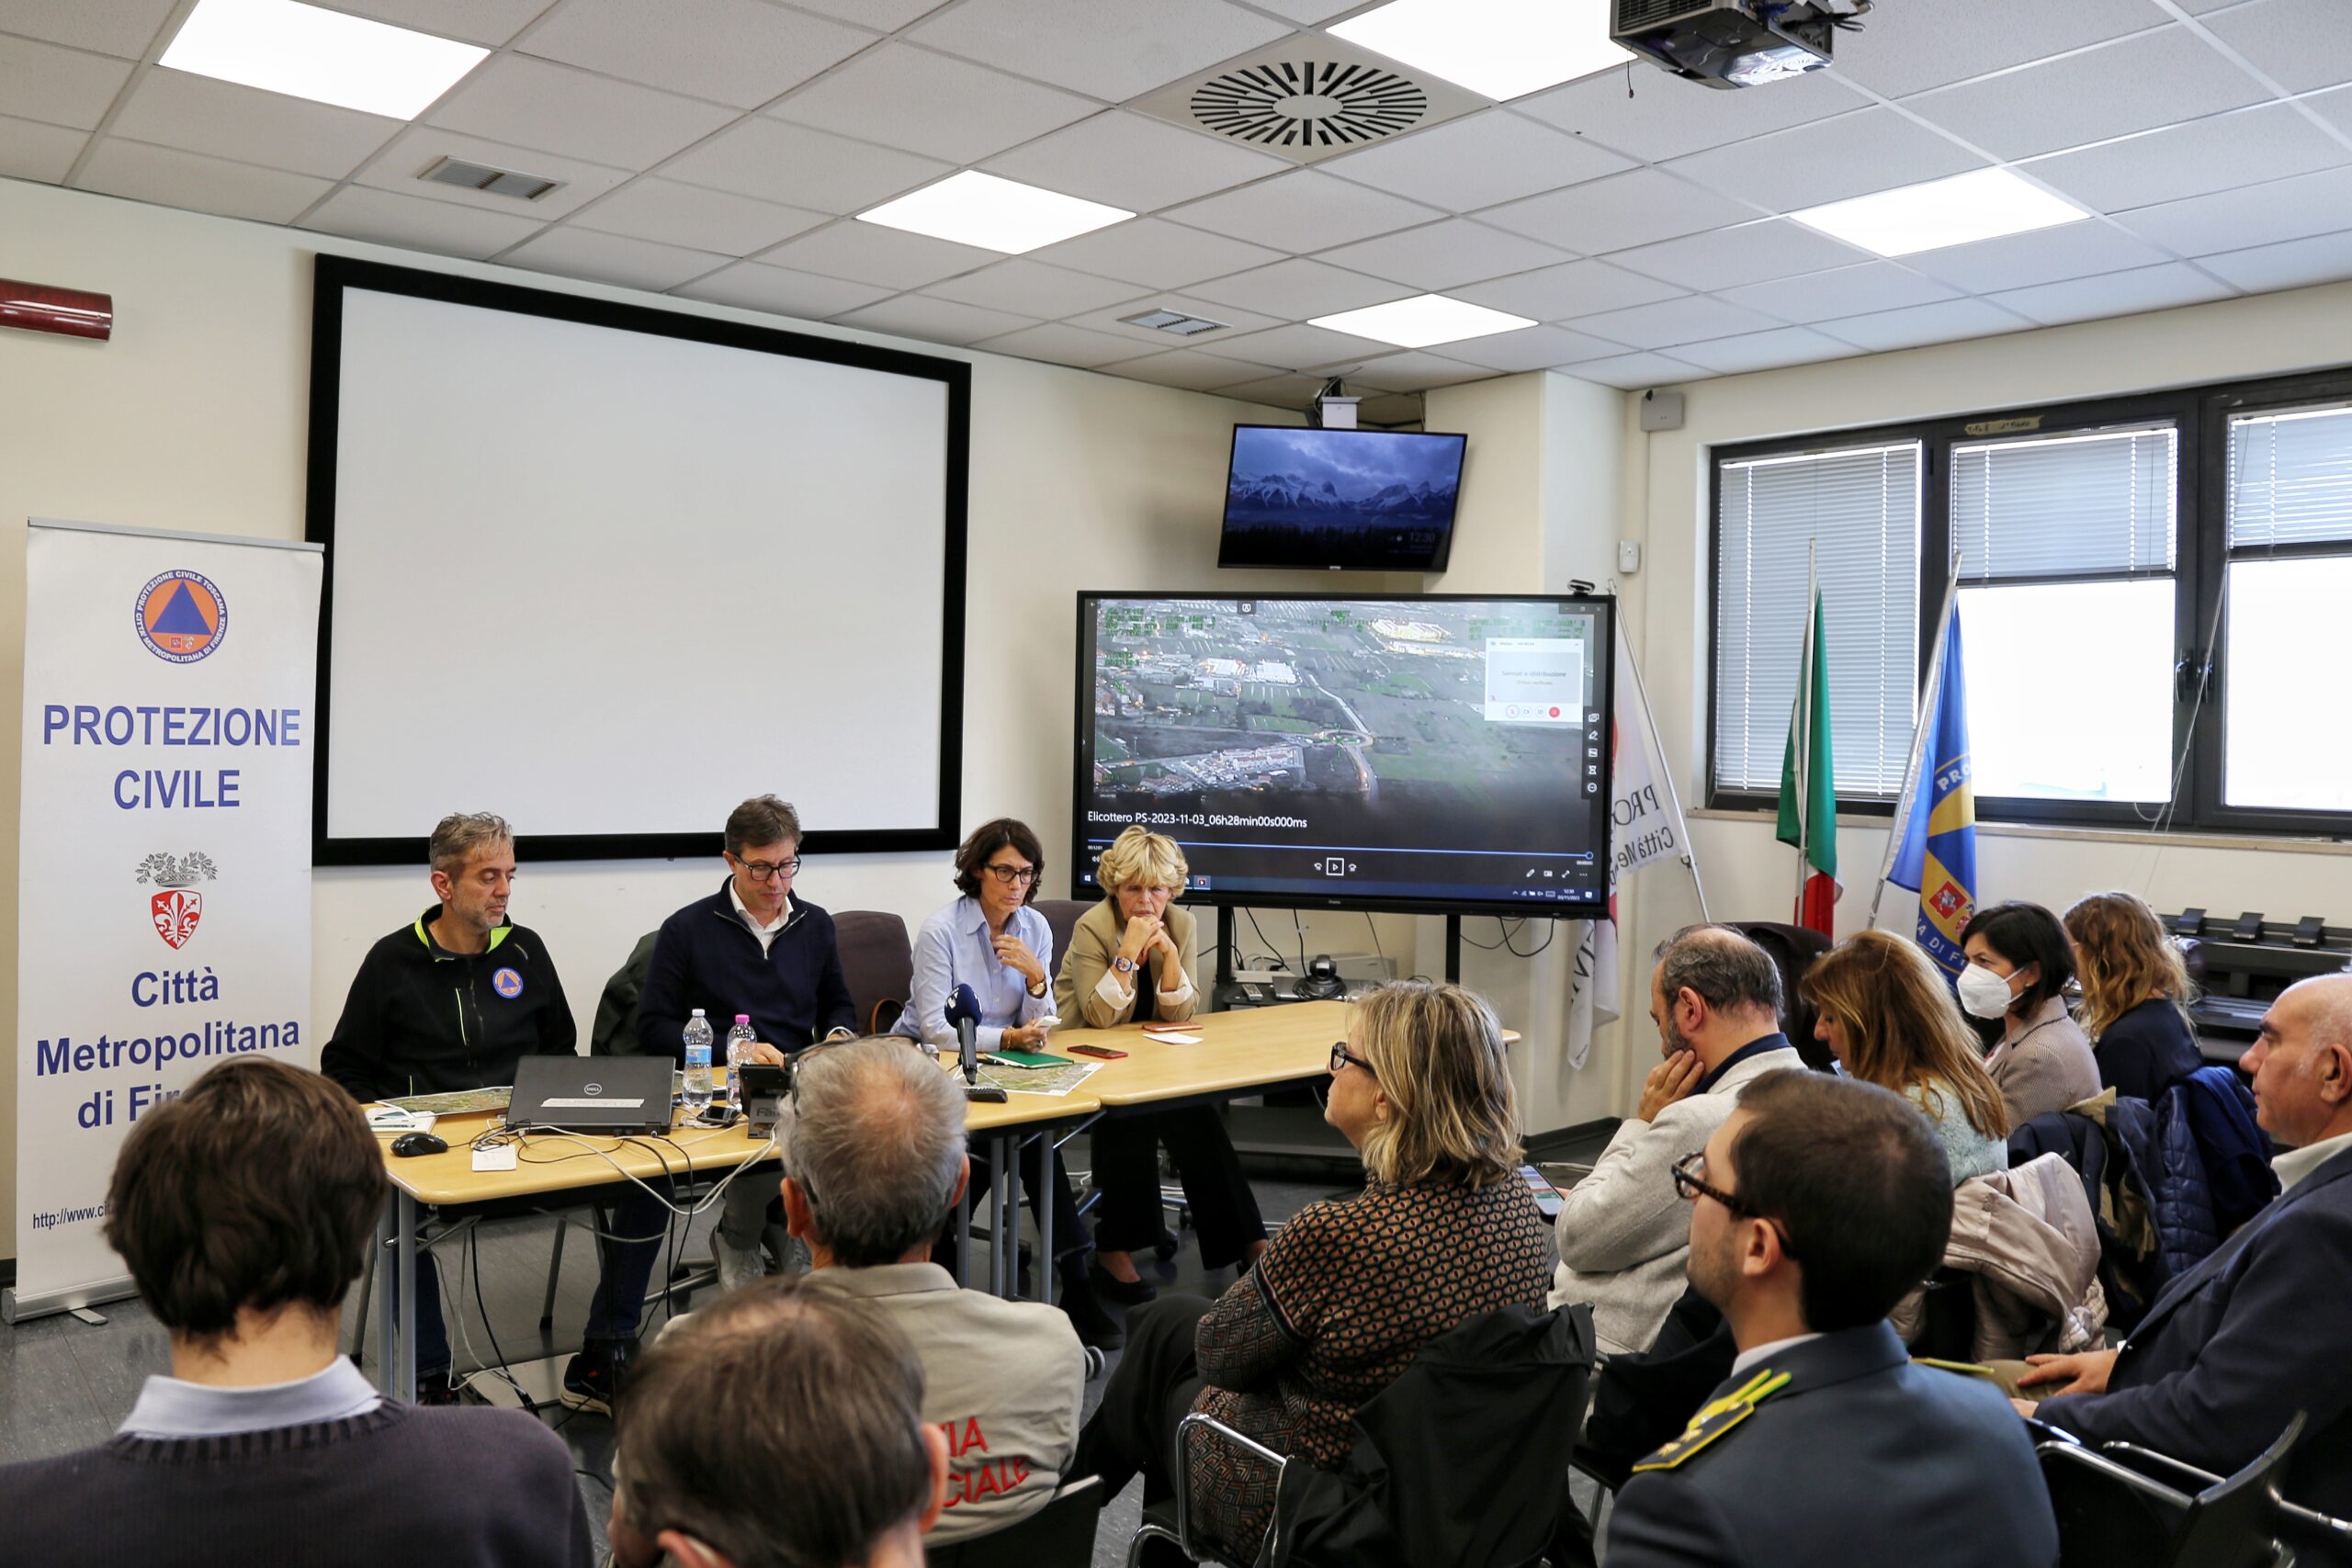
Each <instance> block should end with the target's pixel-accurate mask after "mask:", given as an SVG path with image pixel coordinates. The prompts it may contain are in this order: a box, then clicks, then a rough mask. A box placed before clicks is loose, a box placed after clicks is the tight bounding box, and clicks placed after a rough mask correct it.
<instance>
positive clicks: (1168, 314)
mask: <svg viewBox="0 0 2352 1568" xmlns="http://www.w3.org/2000/svg"><path fill="white" fill-rule="evenodd" d="M1119 320H1121V321H1125V323H1126V324H1127V325H1129V326H1131V327H1149V328H1150V329H1151V330H1152V331H1154V332H1156V333H1175V334H1176V335H1177V336H1178V337H1198V336H1200V335H1201V334H1202V333H1221V332H1223V331H1225V329H1226V326H1227V323H1226V322H1224V321H1210V320H1209V319H1208V318H1207V317H1206V316H1188V315H1186V314H1185V313H1184V312H1183V311H1182V310H1166V309H1161V310H1146V311H1144V312H1143V313H1142V314H1141V315H1139V316H1121V317H1120V318H1119Z"/></svg>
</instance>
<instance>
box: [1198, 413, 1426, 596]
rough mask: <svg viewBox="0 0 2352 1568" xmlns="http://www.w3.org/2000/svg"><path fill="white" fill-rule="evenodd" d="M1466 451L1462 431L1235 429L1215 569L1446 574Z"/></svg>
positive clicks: (1247, 427)
mask: <svg viewBox="0 0 2352 1568" xmlns="http://www.w3.org/2000/svg"><path fill="white" fill-rule="evenodd" d="M1462 449H1463V438H1462V437H1461V436H1459V435H1431V434H1416V433H1410V432H1392V431H1377V430H1301V429H1292V428H1288V427H1275V426H1268V425H1254V424H1245V425H1238V426H1236V427H1235V429H1234V432H1233V468H1232V471H1231V472H1230V474H1229V475H1228V476H1227V479H1226V491H1225V536H1224V538H1223V540H1222V542H1221V543H1220V545H1219V547H1218V557H1217V559H1218V564H1220V565H1222V566H1270V567H1272V566H1345V567H1355V568H1361V569H1364V570H1381V569H1383V568H1395V569H1397V570H1416V571H1421V570H1426V571H1436V570H1442V568H1443V567H1444V565H1445V560H1446V551H1447V547H1448V545H1449V544H1450V542H1451V540H1452V536H1453V509H1454V502H1455V499H1456V496H1457V493H1458V491H1459V490H1460V488H1461V483H1462Z"/></svg>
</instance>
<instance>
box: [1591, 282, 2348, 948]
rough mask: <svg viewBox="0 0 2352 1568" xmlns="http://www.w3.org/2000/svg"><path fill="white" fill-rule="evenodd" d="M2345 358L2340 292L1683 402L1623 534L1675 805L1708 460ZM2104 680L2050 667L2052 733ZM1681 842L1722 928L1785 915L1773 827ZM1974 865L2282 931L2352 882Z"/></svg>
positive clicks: (1849, 924)
mask: <svg viewBox="0 0 2352 1568" xmlns="http://www.w3.org/2000/svg"><path fill="white" fill-rule="evenodd" d="M2347 362H2352V285H2346V284H2336V285H2330V286H2327V287H2324V288H2309V289H2301V290H2297V291H2294V292H2290V293H2282V294H2269V295H2263V296H2260V297H2257V298H2253V299H2233V300H2228V301H2224V302H2222V303H2218V304H2211V305H2199V306H2193V307H2189V308H2188V309H2184V310H2167V311H2162V312H2158V313H2155V314H2151V315H2144V316H2133V317H2127V318H2122V319H2120V320H2114V321H2093V322H2086V323H2084V324H2081V325H2077V326H2067V327H2056V328H2051V329H2047V330H2043V331H2039V332H2027V333H2014V334H2012V335H2009V336H2006V337H1996V338H1986V339H1981V340H1978V341H1975V342H1971V343H1959V344H1942V345H1939V346H1936V347H1932V348H1922V349H1914V350H1909V351H1906V352H1904V353H1899V354H1883V355H1869V356H1866V357H1862V358H1857V359H1843V360H1837V361H1833V362H1831V363H1828V364H1826V365H1812V366H1804V367H1796V368H1792V369H1787V370H1774V371H1765V372H1759V373H1758V374H1755V375H1749V376H1732V377H1725V378H1722V379H1720V380H1713V381H1702V382H1699V383H1697V384H1695V385H1693V386H1691V387H1690V388H1688V389H1687V395H1688V403H1687V405H1686V410H1687V419H1686V423H1685V424H1684V427H1683V428H1682V429H1680V430H1678V431H1672V432H1667V433H1661V434H1654V435H1642V434H1632V435H1630V436H1629V437H1628V441H1629V453H1628V457H1627V466H1628V468H1629V470H1631V471H1633V473H1634V474H1635V475H1636V476H1637V477H1636V478H1634V479H1633V480H1632V481H1631V483H1632V485H1633V486H1634V488H1636V489H1639V490H1645V491H1646V501H1645V502H1644V501H1643V500H1642V499H1639V498H1636V499H1634V501H1633V502H1631V503H1630V504H1629V507H1628V515H1627V522H1626V529H1627V532H1628V533H1629V534H1633V533H1634V532H1635V531H1636V530H1641V531H1644V532H1645V536H1646V542H1647V546H1648V555H1649V561H1648V572H1647V575H1648V576H1649V577H1650V578H1651V580H1652V582H1651V592H1650V594H1649V597H1648V604H1647V624H1646V626H1645V628H1644V630H1645V636H1644V637H1643V639H1642V641H1641V642H1640V643H1639V644H1637V645H1636V647H1637V651H1638V652H1639V654H1640V656H1641V657H1642V659H1643V661H1644V670H1645V674H1646V675H1647V677H1648V681H1649V685H1650V692H1651V695H1652V697H1653V699H1654V701H1655V702H1656V704H1657V718H1658V727H1659V728H1660V730H1661V731H1662V732H1663V734H1664V736H1665V744H1666V748H1667V750H1668V753H1669V756H1670V757H1671V759H1672V760H1673V762H1674V764H1675V770H1676V776H1677V778H1678V779H1679V782H1680V784H1681V788H1682V791H1683V798H1684V799H1685V801H1686V802H1689V803H1691V804H1692V805H1697V804H1699V803H1700V802H1701V800H1702V794H1703V789H1704V783H1705V779H1704V773H1705V770H1704V744H1705V728H1706V703H1705V685H1704V683H1703V682H1704V680H1705V678H1706V672H1707V670H1708V665H1709V650H1708V644H1707V636H1708V632H1707V626H1708V617H1707V599H1708V593H1709V591H1710V583H1709V576H1708V572H1709V562H1708V560H1707V558H1706V539H1707V519H1706V516H1705V506H1706V493H1707V492H1706V470H1707V463H1708V454H1709V449H1710V448H1711V447H1713V446H1718V445H1727V444H1731V443H1736V442H1743V441H1753V440H1758V439H1761V438H1765V437H1770V436H1779V435H1784V434H1793V433H1801V432H1810V431H1826V430H1834V429H1838V428H1840V427H1856V426H1863V425H1871V424H1879V423H1890V422H1894V421H1898V420H1909V419H1924V418H1930V417H1938V416H1947V415H1952V414H1958V413H1967V412H1978V411H1991V410H1999V409H2004V408H2012V407H2018V406H2022V405H2029V404H2033V403H2044V402H2056V401H2064V400H2075V399H2082V398H2092V397H2099V396H2105V395H2109V394H2118V393H2126V392H2135V391H2143V390H2149V389H2159V388H2166V387H2180V386H2193V385H2197V384H2199V383H2203V382H2210V381H2222V380H2229V379H2234V378H2255V377H2261V376H2269V375H2283V374H2288V373H2290V372H2294V371H2298V370H2306V369H2312V368H2317V367H2328V366H2338V365H2343V364H2346V363H2347ZM2097 673H2098V672H2097V671H2064V672H2061V679H2060V680H2059V682H2058V687H2059V689H2060V690H2061V691H2062V692H2063V693H2065V694H2067V695H2066V696H2065V697H2064V698H2062V706H2061V710H2060V712H2059V713H2058V714H2056V715H2054V718H2055V719H2056V720H2057V721H2058V722H2063V721H2064V706H2063V705H2064V702H2066V701H2085V700H2095V695H2096V692H2097ZM1692 840H1693V842H1694V843H1696V844H1697V846H1698V852H1699V857H1700V865H1701V869H1702V872H1703V873H1704V874H1705V876H1706V879H1707V885H1708V893H1709V896H1710V899H1711V902H1712V904H1713V908H1714V911H1715V913H1716V914H1717V915H1718V916H1719V917H1720V916H1725V915H1728V916H1731V917H1733V918H1740V919H1786V918H1787V914H1786V911H1787V909H1788V907H1789V901H1790V898H1791V897H1792V894H1793V891H1794V884H1795V865H1794V859H1793V857H1794V853H1795V852H1794V851H1792V850H1790V849H1787V848H1785V847H1783V846H1781V845H1779V844H1776V843H1774V842H1773V840H1772V829H1771V824H1770V821H1769V820H1767V819H1765V818H1762V817H1760V816H1734V815H1730V814H1724V815H1720V816H1711V817H1710V818H1707V819H1704V820H1701V821H1698V822H1694V823H1693V824H1692ZM1885 849H1886V829H1885V828H1884V826H1883V822H1871V821H1869V820H1867V819H1863V820H1860V821H1856V822H1852V823H1849V824H1845V825H1843V826H1841V828H1840V830H1839V833H1838V860H1839V866H1840V870H1841V871H1842V872H1843V874H1844V877H1845V883H1846V888H1847V892H1846V897H1845V898H1844V899H1843V900H1842V901H1841V902H1840V904H1839V905H1838V929H1839V930H1840V931H1851V930H1855V929H1858V928H1859V927H1860V925H1861V924H1862V923H1863V922H1864V920H1865V919H1866V918H1867V915H1868V912H1869V908H1870V901H1871V882H1872V878H1873V877H1874V876H1875V875H1876V873H1877V867H1878V865H1879V863H1880V861H1881V858H1882V857H1883V854H1884V852H1885ZM1977 854H1978V863H1979V869H1980V874H1981V877H1982V886H1980V887H1979V888H1978V889H1977V893H1978V896H1979V897H1983V898H1986V899H1995V898H2030V899H2035V900H2037V901H2039V902H2041V903H2045V904H2051V905H2054V906H2058V907H2061V908H2063V907H2064V904H2066V903H2067V902H2068V901H2070V900H2072V899H2073V898H2075V897H2078V896H2079V895H2081V894H2083V893H2086V892H2090V891H2093V890H2096V889H2099V888H2108V887H2125V888H2130V889H2132V890H2135V891H2137V892H2139V893H2141V894H2143V896H2145V897H2148V898H2150V899H2152V900H2154V902H2155V903H2156V904H2157V905H2158V906H2159V907H2160V908H2180V907H2182V906H2183V905H2186V904H2195V905H2202V906H2204V907H2206V908H2209V909H2211V910H2212V911H2214V912H2216V913H2228V914H2233V915H2234V914H2236V913H2238V912H2239V911H2240V910H2242V909H2262V910H2267V911H2268V912H2269V913H2270V914H2272V915H2274V916H2277V915H2304V914H2317V915H2325V916H2327V917H2328V918H2329V919H2333V920H2335V921H2343V920H2345V919H2352V876H2347V875H2346V873H2347V872H2352V861H2346V859H2345V858H2344V855H2343V853H2342V852H2341V851H2340V850H2339V848H2338V847H2337V846H2334V845H2318V844H2312V843H2296V842H2292V841H2280V840H2263V839H2254V838H2235V839H2194V840H2191V839H2184V838H2169V839H2158V838H2154V837H2152V836H2150V835H2145V834H2142V835H2137V836H2134V835H2129V834H2125V835H2114V834H2090V833H2065V832H2051V831H2045V830H2034V829H2007V828H2001V827H1987V828H1985V829H1984V830H1983V831H1982V832H1981V833H1980V835H1979V842H1978V846H1977ZM1899 897H1901V895H1900V894H1899V892H1894V891H1891V892H1889V894H1888V895H1887V908H1886V912H1885V913H1884V914H1883V915H1882V917H1881V921H1880V923H1881V924H1882V925H1885V926H1889V927H1895V928H1905V927H1906V923H1907V917H1906V916H1905V915H1904V914H1903V913H1901V912H1900V909H1899V907H1898V904H1897V900H1898V898H1899ZM1915 907H1916V906H1915ZM1672 923H1673V921H1672V919H1652V918H1645V919H1643V920H1642V921H1641V922H1640V924H1639V926H1638V927H1637V932H1638V934H1639V935H1640V937H1641V938H1642V939H1643V941H1644V942H1645V943H1646V942H1648V941H1652V940H1655V939H1656V938H1657V936H1659V935H1661V934H1663V932H1664V931H1667V930H1670V929H1671V926H1672ZM1645 951H1646V947H1645Z"/></svg>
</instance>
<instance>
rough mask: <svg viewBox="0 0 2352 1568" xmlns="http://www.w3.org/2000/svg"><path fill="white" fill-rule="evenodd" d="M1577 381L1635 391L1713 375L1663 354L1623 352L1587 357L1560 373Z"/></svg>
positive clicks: (1681, 383)
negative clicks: (1614, 354) (1612, 355)
mask: <svg viewBox="0 0 2352 1568" xmlns="http://www.w3.org/2000/svg"><path fill="white" fill-rule="evenodd" d="M1560 373H1561V374H1562V375H1564V376H1574V377H1575V378H1577V379H1578V380H1580V381H1598V382H1600V384H1601V385H1602V386H1604V387H1616V388H1619V389H1622V390H1624V391H1629V392H1631V391H1638V390H1641V389H1645V388H1649V387H1679V386H1682V385H1684V384H1686V383H1688V382H1691V381H1703V380H1705V379H1706V378H1708V377H1710V376H1712V375H1713V374H1714V372H1713V371H1712V370H1702V369H1701V368H1700V367H1697V366H1695V365H1692V364H1691V363H1689V362H1688V361H1686V360H1680V359H1676V358H1673V357H1672V356H1670V355H1664V354H1625V355H1619V356H1617V357H1616V358H1614V359H1589V360H1586V361H1585V362H1584V363H1583V364H1581V365H1571V366H1568V367H1566V368H1565V369H1563V370H1562V371H1561V372H1560Z"/></svg>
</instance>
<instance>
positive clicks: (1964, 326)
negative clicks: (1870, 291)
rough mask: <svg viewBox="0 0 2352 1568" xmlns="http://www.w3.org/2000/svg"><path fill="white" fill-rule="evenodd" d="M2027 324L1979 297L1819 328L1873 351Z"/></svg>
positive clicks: (1989, 333) (1983, 334)
mask: <svg viewBox="0 0 2352 1568" xmlns="http://www.w3.org/2000/svg"><path fill="white" fill-rule="evenodd" d="M2030 324H2031V323H2030V322H2029V321H2024V320H2023V319H2021V318H2020V317H2018V316H2016V315H2013V314H2011V313H2010V312H2008V311H2007V310H2001V309H2000V308H1999V307H1998V306H1995V305H1988V304H1986V303H1985V301H1984V300H1982V299H1948V300H1945V301H1943V302H1941V303H1940V304H1935V305H1913V306H1910V307H1908V308H1906V309H1904V310H1880V311H1877V312H1875V313H1873V314H1871V315H1866V316H1849V317H1846V318H1844V319H1842V320H1838V321H1823V322H1821V323H1820V325H1821V329H1822V330H1823V331H1824V332H1826V333H1830V334H1831V335H1832V336H1834V337H1837V338H1839V339H1841V340H1843V341H1844V342H1847V343H1850V344H1854V346H1856V347H1857V348H1866V349H1869V350H1871V351H1872V352H1873V353H1883V352H1885V351H1888V350H1891V349H1897V348H1917V347H1918V346H1919V345H1921V344H1930V343H1950V342H1952V341H1953V340H1955V339H1958V338H1974V337H1993V336H1996V335H1997V334H1999V333H2013V332H2017V331H2019V330H2021V329H2023V328H2025V327H2027V326H2030Z"/></svg>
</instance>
